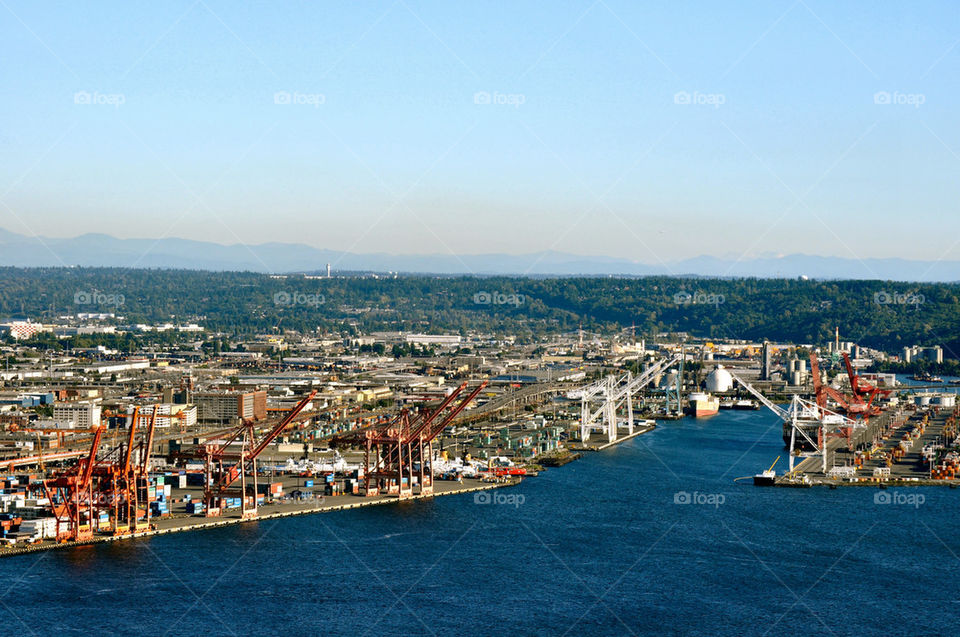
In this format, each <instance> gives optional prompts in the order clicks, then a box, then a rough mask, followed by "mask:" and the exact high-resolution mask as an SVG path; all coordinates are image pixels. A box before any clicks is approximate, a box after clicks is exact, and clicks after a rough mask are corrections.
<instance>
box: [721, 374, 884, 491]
mask: <svg viewBox="0 0 960 637" xmlns="http://www.w3.org/2000/svg"><path fill="white" fill-rule="evenodd" d="M728 371H729V370H728ZM730 375H731V376H733V378H734V380H736V381H737V382H738V383H740V384H741V385H742V386H743V388H744V389H746V390H747V391H748V392H750V393H751V394H753V395H754V397H755V398H756V399H757V400H759V401H760V402H761V403H763V405H764V406H766V408H767V409H769V410H770V411H772V412H773V413H775V414H776V415H777V416H779V417H780V419H781V421H782V422H783V424H784V427H786V426H787V425H789V426H790V473H793V463H794V460H795V459H796V458H810V457H816V456H820V457H821V458H822V466H823V473H824V474H826V473H827V438H828V437H829V436H837V435H841V434H842V435H844V436H847V437H849V432H850V431H852V430H854V429H857V428H860V427H864V426H865V425H864V423H862V422H860V421H857V420H851V419H850V418H847V417H846V416H843V415H841V414H838V413H835V412H832V411H830V410H829V409H826V408H824V407H821V406H820V405H818V404H817V403H815V402H813V401H810V400H805V399H803V398H800V396H798V395H796V394H794V396H793V399H792V400H791V401H790V406H789V407H788V408H787V409H784V408H783V407H781V406H780V405H777V404H776V403H774V402H772V401H770V400H769V399H768V398H767V397H766V396H764V395H763V394H761V393H760V392H759V391H757V390H756V389H755V388H754V387H753V386H752V385H751V384H750V383H748V382H747V381H745V380H743V379H742V378H740V377H739V376H737V375H736V374H734V373H731V374H730Z"/></svg>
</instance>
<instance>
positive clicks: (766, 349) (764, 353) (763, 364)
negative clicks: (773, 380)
mask: <svg viewBox="0 0 960 637" xmlns="http://www.w3.org/2000/svg"><path fill="white" fill-rule="evenodd" d="M771 358H772V355H771V352H770V342H769V341H764V342H763V349H762V350H761V360H760V379H761V380H770V376H771V371H772V370H771V369H770V368H771V367H772V362H773V361H772V360H771Z"/></svg>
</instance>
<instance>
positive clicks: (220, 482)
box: [199, 390, 317, 518]
mask: <svg viewBox="0 0 960 637" xmlns="http://www.w3.org/2000/svg"><path fill="white" fill-rule="evenodd" d="M316 394H317V392H316V390H314V391H311V392H310V394H309V395H308V396H307V397H306V398H304V399H303V400H301V401H300V402H299V403H297V405H296V406H295V407H294V408H293V409H291V410H290V411H289V412H287V415H286V416H284V417H283V419H281V420H280V421H279V422H278V423H276V424H275V425H274V426H273V427H272V428H271V429H270V430H269V431H268V432H267V433H266V434H265V435H263V436H262V437H261V438H260V439H259V440H258V439H257V435H256V431H255V425H256V423H255V422H254V421H245V422H243V423H242V424H241V425H240V426H238V427H237V428H236V429H235V430H234V431H233V432H232V434H230V435H228V436H227V437H226V438H223V439H219V440H216V441H209V442H208V443H207V444H205V445H203V447H202V448H201V449H200V450H199V451H200V454H201V456H202V458H203V460H204V461H205V464H206V482H205V487H204V494H203V499H204V510H205V511H206V515H207V517H217V516H219V515H221V513H222V512H223V509H224V505H225V502H224V500H225V499H226V498H229V497H234V496H237V497H239V498H240V508H241V515H242V516H243V517H244V518H253V517H256V516H257V456H259V455H260V454H261V453H263V451H264V450H265V449H266V448H267V447H268V446H269V445H270V443H272V442H273V441H274V440H276V439H277V436H279V435H280V434H281V433H283V430H284V429H286V428H287V427H288V426H289V425H290V424H291V423H293V421H294V420H296V418H297V416H298V415H299V414H300V412H302V411H303V410H304V409H305V408H306V406H307V405H309V404H310V402H311V401H312V400H313V397H314V396H316ZM238 445H239V448H238ZM248 474H250V475H252V476H253V497H252V498H250V500H249V502H248V498H247V475H248ZM237 480H239V481H240V487H239V488H235V487H233V485H234V483H236V482H237Z"/></svg>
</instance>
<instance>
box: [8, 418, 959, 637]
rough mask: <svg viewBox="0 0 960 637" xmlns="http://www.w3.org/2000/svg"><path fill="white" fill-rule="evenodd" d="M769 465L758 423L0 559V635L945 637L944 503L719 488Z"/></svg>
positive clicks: (954, 598)
mask: <svg viewBox="0 0 960 637" xmlns="http://www.w3.org/2000/svg"><path fill="white" fill-rule="evenodd" d="M781 445H782V443H781V440H780V426H779V423H778V422H777V421H776V419H775V418H774V417H773V416H772V415H770V414H769V413H767V412H748V413H743V412H740V413H737V412H722V413H721V414H720V415H718V416H716V417H714V418H712V419H709V420H701V421H693V420H683V421H678V422H673V423H664V424H663V425H661V427H660V428H658V429H657V430H656V431H654V432H652V433H649V434H646V435H644V436H641V437H640V438H637V439H635V440H633V441H630V442H628V443H626V444H624V445H622V446H620V447H618V448H616V449H612V450H608V451H606V452H602V453H598V454H591V455H588V456H586V457H585V458H584V459H583V460H580V461H578V462H575V463H573V464H570V465H567V466H566V467H562V468H557V469H551V470H549V471H547V472H545V473H543V474H542V475H541V476H540V477H538V478H532V479H528V480H527V481H526V482H524V483H523V484H522V485H521V486H519V487H517V488H514V489H504V490H500V491H498V492H497V494H498V496H500V499H501V500H510V502H506V501H503V502H501V503H494V504H476V503H474V496H473V495H472V494H465V495H461V496H451V497H442V498H437V499H435V500H433V501H428V502H413V503H405V504H400V505H396V506H388V507H372V508H367V509H364V510H357V511H347V512H339V513H332V514H324V515H311V516H303V517H296V518H287V519H282V520H270V521H263V522H259V523H256V524H253V525H239V526H233V527H229V528H222V529H214V530H209V531H202V532H194V533H183V534H175V535H169V536H162V537H156V538H150V539H145V540H134V541H127V542H119V543H114V544H111V545H102V546H95V547H86V548H81V549H72V550H64V551H50V552H46V553H41V554H34V555H27V556H23V557H17V558H8V559H4V560H0V577H2V578H3V580H4V582H5V584H6V586H4V589H8V590H7V592H6V594H5V595H4V596H3V597H2V598H0V599H2V601H3V602H4V603H3V605H0V615H2V616H4V627H5V628H7V629H8V630H7V631H6V632H8V633H11V632H15V633H26V634H33V633H35V634H41V635H45V634H52V633H55V632H56V633H60V634H63V633H66V634H71V633H77V634H87V633H95V634H99V635H105V634H123V635H126V634H129V635H143V634H152V635H196V634H206V635H221V634H226V635H229V634H238V635H276V634H286V635H320V634H324V635H364V634H367V635H386V634H389V635H430V634H437V635H562V634H570V635H627V634H637V635H654V634H656V635H710V636H715V635H765V634H766V635H785V634H791V635H794V634H803V635H858V636H862V635H891V634H894V635H946V634H955V633H956V630H957V626H958V625H960V622H958V619H960V602H958V599H960V597H958V596H960V583H958V578H957V573H958V570H960V558H958V555H960V539H958V537H957V534H956V529H957V515H956V511H957V509H958V503H960V490H950V489H945V488H942V489H936V488H928V489H923V490H914V491H904V490H900V491H897V490H893V489H891V490H889V491H886V492H883V493H886V494H896V495H900V496H901V498H900V500H903V499H904V497H905V496H907V495H918V494H922V495H923V497H924V499H925V501H924V502H923V503H922V504H916V503H914V504H875V503H874V497H875V495H876V494H877V493H879V492H878V491H875V490H872V489H837V490H828V489H804V490H793V489H761V488H755V487H753V486H750V485H748V484H747V483H741V484H735V483H734V482H733V478H735V477H738V476H744V475H752V474H753V473H755V472H756V471H758V470H760V469H763V468H766V466H768V465H769V464H770V463H771V462H772V461H773V459H774V458H775V457H776V456H777V455H779V454H780V453H781V451H782V449H781ZM782 462H783V461H781V463H782ZM779 467H780V468H782V467H783V464H781V465H779ZM678 492H686V493H688V494H690V499H697V500H700V501H701V502H704V503H703V504H695V503H690V504H677V503H675V497H676V494H677V493H678ZM508 495H509V496H513V497H510V498H507V497H506V496H508ZM519 496H523V498H522V499H523V501H522V503H521V502H520V499H521V498H520V497H519ZM720 496H722V498H721V497H720ZM680 497H681V499H682V496H680ZM708 501H709V502H711V503H712V504H710V503H707V502H708ZM0 592H2V591H0Z"/></svg>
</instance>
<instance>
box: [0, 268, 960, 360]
mask: <svg viewBox="0 0 960 637" xmlns="http://www.w3.org/2000/svg"><path fill="white" fill-rule="evenodd" d="M958 310H960V285H957V284H922V285H918V284H907V283H892V282H881V281H804V280H796V279H790V280H787V279H733V280H729V279H707V278H671V277H647V278H612V277H611V278H537V279H534V278H511V277H430V276H401V277H397V278H383V277H378V278H375V277H372V276H369V277H360V276H356V277H338V278H333V279H315V278H306V277H303V276H300V275H291V276H288V277H276V278H275V277H270V276H266V275H262V274H255V273H248V272H198V271H185V270H127V269H107V268H34V269H18V268H0V315H3V316H5V317H12V316H28V317H30V318H32V319H34V320H42V321H45V322H56V321H57V320H58V319H57V317H58V316H61V315H64V314H76V313H77V312H115V313H116V314H117V315H118V316H120V317H122V319H118V321H117V322H119V323H121V324H122V323H142V322H146V323H157V322H172V323H187V322H192V321H195V322H199V323H202V324H203V325H204V326H205V327H206V328H207V329H208V330H210V331H211V332H213V333H214V334H216V333H218V332H222V333H223V334H224V335H226V336H228V337H230V338H234V339H236V338H240V339H242V338H244V337H246V336H249V335H251V334H254V333H258V332H279V331H282V330H284V329H293V330H298V331H303V332H314V331H317V330H320V331H325V332H326V331H334V332H339V333H351V334H357V333H360V332H363V333H369V332H372V331H376V330H403V331H407V332H419V331H445V332H451V333H459V334H465V333H467V331H470V330H479V331H485V332H498V333H502V334H514V335H516V336H517V337H518V339H520V340H521V341H522V342H528V343H536V342H539V341H540V339H541V337H542V336H544V335H546V334H550V333H555V332H558V331H564V332H572V331H575V330H576V329H577V328H578V327H579V325H580V324H581V323H582V324H583V326H584V328H585V329H587V330H590V331H599V332H606V333H610V332H615V331H619V330H620V329H622V328H624V327H629V326H631V325H636V328H637V332H638V333H645V334H648V335H649V334H651V333H654V332H664V331H683V332H688V333H690V334H693V335H698V336H711V337H714V338H722V337H733V338H743V339H751V340H756V339H763V338H768V339H771V340H775V341H780V340H782V341H793V342H802V343H820V342H824V341H826V340H828V339H830V338H832V336H833V332H834V328H835V327H837V326H839V327H840V330H841V338H842V339H843V340H852V341H857V342H859V343H861V344H863V345H868V346H874V347H879V348H882V349H886V350H888V351H895V350H898V349H899V348H900V347H902V346H904V345H912V344H941V345H944V346H945V347H946V348H948V351H947V355H948V356H949V357H951V358H960V357H958V356H956V355H955V354H953V353H952V352H954V351H960V337H958V336H960V330H958V321H960V311H958ZM183 338H195V336H186V337H183V336H177V335H175V334H173V333H168V334H166V335H163V336H151V337H149V338H148V337H145V336H141V335H138V336H136V337H124V338H122V339H119V338H117V339H101V338H98V337H77V338H76V339H75V344H77V345H80V344H83V345H91V344H94V343H100V342H104V341H110V342H111V344H113V343H116V344H118V345H121V346H124V347H127V346H135V345H136V344H137V343H163V342H172V341H174V340H180V339H183ZM208 338H210V334H209V333H208ZM219 340H220V339H219V338H217V339H216V341H215V342H218V341H219ZM50 345H53V343H50Z"/></svg>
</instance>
